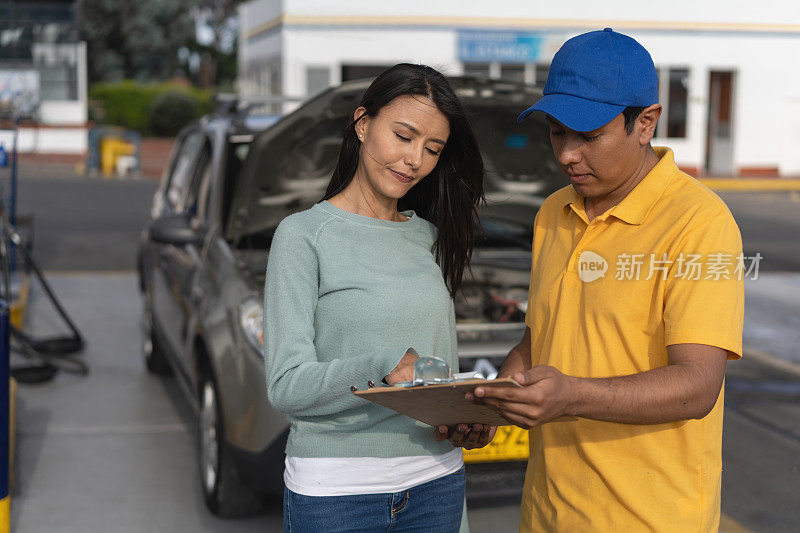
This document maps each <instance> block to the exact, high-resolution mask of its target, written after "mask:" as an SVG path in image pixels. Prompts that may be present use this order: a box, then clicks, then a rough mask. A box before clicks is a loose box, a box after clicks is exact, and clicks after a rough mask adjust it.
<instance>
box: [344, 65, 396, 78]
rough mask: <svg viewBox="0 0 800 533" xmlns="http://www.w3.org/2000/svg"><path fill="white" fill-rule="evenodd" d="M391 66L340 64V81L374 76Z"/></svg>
mask: <svg viewBox="0 0 800 533" xmlns="http://www.w3.org/2000/svg"><path fill="white" fill-rule="evenodd" d="M391 66H392V65H342V81H350V80H364V79H370V78H374V77H376V76H377V75H378V74H380V73H381V72H383V71H384V70H386V69H387V68H389V67H391Z"/></svg>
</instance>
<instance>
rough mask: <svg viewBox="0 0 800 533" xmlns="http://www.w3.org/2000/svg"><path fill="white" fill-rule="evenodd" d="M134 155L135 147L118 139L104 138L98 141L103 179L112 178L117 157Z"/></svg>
mask: <svg viewBox="0 0 800 533" xmlns="http://www.w3.org/2000/svg"><path fill="white" fill-rule="evenodd" d="M135 153H136V146H134V145H133V144H131V143H129V142H127V141H124V140H123V139H120V138H119V137H104V138H102V139H100V171H101V172H102V173H103V177H104V178H110V177H112V176H113V174H114V169H115V168H116V165H117V158H118V157H119V156H121V155H133V154H135Z"/></svg>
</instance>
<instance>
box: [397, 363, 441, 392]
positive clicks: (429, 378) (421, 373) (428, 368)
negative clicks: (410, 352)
mask: <svg viewBox="0 0 800 533" xmlns="http://www.w3.org/2000/svg"><path fill="white" fill-rule="evenodd" d="M453 381H455V378H454V377H453V373H452V372H451V371H450V365H448V364H447V362H445V361H444V360H442V359H439V358H438V357H420V358H419V359H417V360H416V362H415V363H414V379H413V380H411V381H399V382H397V383H395V384H394V386H395V387H418V386H420V385H434V384H437V383H452V382H453Z"/></svg>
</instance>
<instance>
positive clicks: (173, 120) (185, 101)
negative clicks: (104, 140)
mask: <svg viewBox="0 0 800 533" xmlns="http://www.w3.org/2000/svg"><path fill="white" fill-rule="evenodd" d="M90 99H91V100H93V102H92V103H93V104H94V105H93V108H95V109H96V111H95V112H94V113H93V115H95V116H96V118H97V119H98V120H99V121H100V122H102V123H104V124H111V125H114V126H122V127H124V128H127V129H131V130H135V131H138V132H139V133H141V134H142V135H165V136H172V135H175V134H176V133H177V132H178V131H179V130H180V129H181V128H182V127H183V126H185V125H186V124H187V123H189V122H190V121H192V120H194V119H196V118H198V117H200V116H202V115H203V114H205V113H208V112H209V111H211V109H212V108H213V103H212V100H211V91H203V90H200V89H195V88H193V87H183V86H181V85H176V84H171V83H139V82H136V81H132V80H125V81H120V82H113V83H98V84H95V85H93V86H92V88H91V91H90Z"/></svg>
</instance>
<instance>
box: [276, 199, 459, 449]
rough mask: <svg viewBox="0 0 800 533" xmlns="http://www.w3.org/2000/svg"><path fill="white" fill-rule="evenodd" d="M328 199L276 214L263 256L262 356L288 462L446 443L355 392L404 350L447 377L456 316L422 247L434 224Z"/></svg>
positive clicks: (428, 244)
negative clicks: (284, 423) (286, 424)
mask: <svg viewBox="0 0 800 533" xmlns="http://www.w3.org/2000/svg"><path fill="white" fill-rule="evenodd" d="M403 214H404V215H406V216H407V217H410V219H409V220H407V221H405V222H390V221H385V220H380V219H375V218H370V217H365V216H361V215H356V214H354V213H350V212H348V211H345V210H343V209H339V208H338V207H336V206H334V205H333V204H331V203H329V202H322V203H319V204H316V205H315V206H314V207H312V208H311V209H309V210H307V211H303V212H300V213H296V214H294V215H291V216H289V217H287V218H285V219H284V220H283V221H282V222H281V224H280V225H279V226H278V229H277V231H276V232H275V238H274V240H273V242H272V247H271V249H270V253H269V261H268V264H267V280H266V287H265V294H264V360H265V362H266V374H267V376H266V377H267V395H268V397H269V401H270V403H271V404H272V405H273V406H274V407H275V408H276V409H278V410H279V411H281V412H283V413H285V414H286V415H287V416H288V418H289V421H290V423H291V428H290V432H289V442H288V444H287V445H286V453H287V454H288V455H290V456H293V457H401V456H420V455H438V454H442V453H446V452H448V451H449V450H452V447H451V445H450V444H449V443H448V442H446V441H445V442H436V441H434V440H433V428H431V427H430V426H427V425H425V424H423V423H421V422H417V421H415V420H413V419H411V418H408V417H405V416H403V415H399V414H397V413H395V412H394V411H392V410H390V409H387V408H385V407H381V406H379V405H376V404H373V403H371V402H368V401H366V400H362V399H361V398H358V397H357V396H355V395H354V394H353V393H352V392H351V390H350V387H351V385H355V386H356V387H358V388H359V389H365V388H367V382H368V381H369V380H372V381H374V382H375V383H380V381H381V379H382V378H383V377H384V376H386V375H387V374H389V372H391V371H392V369H393V368H394V367H395V366H397V363H398V362H399V361H400V359H401V358H402V357H403V354H405V352H406V350H407V349H408V348H414V349H416V350H417V352H418V353H419V354H420V355H422V356H436V357H440V358H442V359H444V360H445V361H447V362H448V363H449V364H450V365H451V368H452V369H453V372H457V371H458V369H457V365H458V358H457V349H456V331H455V313H454V310H453V301H452V300H451V299H450V295H449V293H448V291H447V288H446V286H445V283H444V280H443V279H442V272H441V269H440V268H439V266H438V265H437V264H436V261H435V260H434V257H433V254H432V253H431V246H432V245H433V242H434V239H435V236H436V228H435V227H434V226H433V224H431V223H429V222H428V221H426V220H424V219H422V218H420V217H418V216H417V215H416V214H415V213H414V212H413V211H407V212H405V213H403Z"/></svg>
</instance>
